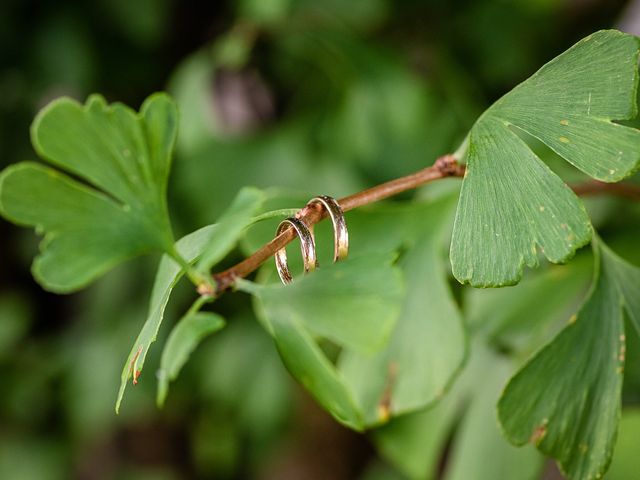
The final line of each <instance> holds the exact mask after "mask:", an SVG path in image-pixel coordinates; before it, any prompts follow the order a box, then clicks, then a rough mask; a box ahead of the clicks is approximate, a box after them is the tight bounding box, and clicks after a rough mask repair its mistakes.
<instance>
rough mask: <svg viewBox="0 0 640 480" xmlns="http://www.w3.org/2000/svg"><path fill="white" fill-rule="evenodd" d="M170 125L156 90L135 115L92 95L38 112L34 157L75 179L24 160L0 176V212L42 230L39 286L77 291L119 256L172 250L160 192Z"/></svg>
mask: <svg viewBox="0 0 640 480" xmlns="http://www.w3.org/2000/svg"><path fill="white" fill-rule="evenodd" d="M176 130H177V111H176V107H175V105H174V103H173V102H172V101H171V100H170V99H169V97H168V96H166V95H163V94H156V95H153V96H151V97H149V99H147V100H146V101H145V103H144V104H143V105H142V108H141V109H140V114H136V113H135V112H134V111H132V110H131V109H129V108H128V107H125V106H124V105H121V104H113V105H107V104H106V103H105V101H104V99H103V98H102V97H100V96H92V97H90V98H89V100H88V101H87V103H86V104H85V105H81V104H79V103H77V102H75V101H73V100H71V99H68V98H62V99H58V100H54V101H53V102H52V103H51V104H49V105H48V106H47V107H45V108H44V109H43V110H42V111H41V112H40V113H39V114H38V116H37V117H36V119H35V121H34V123H33V125H32V128H31V135H32V141H33V145H34V147H35V149H36V151H37V152H38V154H39V155H40V156H41V157H42V158H43V159H45V160H47V161H48V162H50V163H51V164H53V165H54V166H56V167H59V168H60V169H62V170H64V171H66V172H67V173H69V174H71V175H73V176H76V177H78V178H80V179H82V180H83V181H84V182H81V181H78V180H76V179H75V178H73V177H71V176H69V175H67V174H66V173H62V172H60V171H58V170H55V169H53V168H50V167H47V166H44V165H41V164H36V163H30V162H24V163H19V164H16V165H13V166H11V167H9V168H7V169H6V170H4V172H2V174H1V175H0V213H2V214H3V215H4V216H5V217H6V218H8V219H9V220H11V221H13V222H15V223H18V224H22V225H30V226H34V227H35V228H36V230H37V231H38V232H41V233H44V235H45V237H44V240H43V242H42V244H41V249H42V253H41V254H40V255H39V256H38V257H37V258H36V260H35V262H34V264H33V273H34V276H35V277H36V279H37V280H38V281H39V282H40V283H41V284H42V285H43V286H44V287H45V288H47V289H50V290H53V291H56V292H70V291H74V290H78V289H79V288H82V287H84V286H85V285H86V284H88V283H89V282H91V281H92V280H94V279H95V278H96V277H98V276H100V275H102V274H103V273H105V272H106V271H108V270H110V269H111V268H112V267H113V266H115V265H117V264H118V263H120V262H122V261H124V260H126V259H128V258H131V257H134V256H136V255H140V254H143V253H147V252H151V251H161V252H168V253H172V254H173V253H174V251H173V237H172V233H171V227H170V223H169V217H168V214H167V204H166V198H165V196H166V195H165V194H166V187H167V178H168V175H169V169H170V166H171V154H172V149H173V143H174V140H175V137H176ZM85 182H86V183H85Z"/></svg>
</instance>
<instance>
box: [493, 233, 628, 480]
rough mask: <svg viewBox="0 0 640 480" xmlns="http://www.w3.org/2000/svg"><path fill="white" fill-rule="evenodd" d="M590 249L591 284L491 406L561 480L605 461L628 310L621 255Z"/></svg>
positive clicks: (594, 471) (614, 421)
mask: <svg viewBox="0 0 640 480" xmlns="http://www.w3.org/2000/svg"><path fill="white" fill-rule="evenodd" d="M594 253H595V256H596V268H595V269H596V272H595V274H594V285H593V287H592V291H591V293H590V295H589V298H588V299H587V301H586V302H585V304H584V305H583V307H582V309H581V310H580V312H579V313H578V315H577V316H576V317H572V319H571V320H570V322H569V324H568V325H567V326H566V327H565V328H564V329H563V330H562V331H561V332H560V333H559V334H558V336H557V337H556V338H555V339H554V340H552V341H551V342H550V343H549V344H547V345H546V346H545V347H544V348H543V349H542V350H540V351H539V352H538V353H537V354H536V355H535V356H534V357H533V358H532V359H531V360H530V361H529V362H528V363H527V364H526V365H525V366H524V367H523V368H522V369H521V370H520V371H519V372H518V373H517V374H516V375H515V376H514V377H513V378H512V379H511V380H510V381H509V383H508V385H507V387H506V388H505V391H504V393H503V395H502V397H501V399H500V401H499V403H498V416H499V419H500V423H501V424H502V427H503V429H504V432H505V434H506V436H507V438H508V439H509V440H510V441H511V442H512V443H514V444H516V445H523V444H525V443H527V442H532V443H534V444H535V445H536V446H537V447H538V449H540V450H541V451H542V452H544V453H546V454H548V455H550V456H552V457H554V458H556V459H557V460H558V462H559V464H560V466H561V469H562V470H563V471H564V472H565V473H566V475H567V476H568V478H570V479H581V480H582V479H588V478H592V479H593V478H601V477H602V475H604V472H605V471H606V469H607V466H608V464H609V462H610V460H611V454H612V451H613V447H614V443H615V438H616V431H617V426H618V420H619V417H620V392H621V389H622V377H623V375H622V374H623V368H624V360H625V348H626V347H625V332H624V316H623V307H626V310H627V312H629V313H630V314H631V309H630V307H629V305H630V300H631V302H633V301H634V299H632V298H629V297H628V294H629V292H630V291H631V290H630V289H629V290H627V289H626V288H625V287H624V286H623V283H624V281H625V279H626V277H625V276H624V275H621V274H620V272H621V268H620V266H621V264H622V262H623V260H621V259H620V258H619V257H617V256H616V255H615V254H614V253H613V252H612V251H611V250H609V249H608V248H607V247H606V246H605V245H604V244H603V243H602V241H600V240H599V241H598V242H597V243H595V244H594ZM627 268H634V267H631V266H629V265H625V271H626V269H627ZM636 274H637V272H636ZM638 285H639V284H638V283H636V284H635V285H633V287H635V290H636V291H635V292H633V294H632V297H634V298H635V297H637V288H638ZM576 346H579V348H576Z"/></svg>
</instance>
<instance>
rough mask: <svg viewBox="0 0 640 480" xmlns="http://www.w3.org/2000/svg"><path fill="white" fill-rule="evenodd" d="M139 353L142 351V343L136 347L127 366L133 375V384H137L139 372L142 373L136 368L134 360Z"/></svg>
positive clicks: (135, 360) (136, 359)
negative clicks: (129, 364)
mask: <svg viewBox="0 0 640 480" xmlns="http://www.w3.org/2000/svg"><path fill="white" fill-rule="evenodd" d="M141 353H142V345H140V346H139V347H138V351H137V352H136V354H135V355H134V356H133V358H132V359H131V366H130V367H129V370H130V371H131V375H132V376H133V384H134V385H137V384H138V377H139V376H140V373H142V372H141V371H140V370H136V362H137V361H138V357H140V354H141Z"/></svg>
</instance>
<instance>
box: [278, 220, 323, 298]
mask: <svg viewBox="0 0 640 480" xmlns="http://www.w3.org/2000/svg"><path fill="white" fill-rule="evenodd" d="M291 227H293V229H294V230H295V232H296V234H297V235H298V238H299V239H300V250H301V251H302V259H303V262H304V273H309V272H312V271H314V270H315V268H316V263H317V260H316V243H315V240H314V238H313V233H311V230H310V229H309V227H308V226H307V224H306V223H304V222H303V221H302V220H300V219H299V218H295V217H289V218H286V219H284V220H283V221H282V222H281V223H280V225H278V229H277V230H276V236H278V235H280V234H281V233H282V232H283V231H284V230H285V229H287V228H291ZM275 259H276V269H277V270H278V275H279V276H280V280H282V283H284V284H285V285H288V284H289V283H291V280H292V277H291V272H290V271H289V265H288V263H287V251H286V250H285V249H284V248H281V249H280V250H278V251H277V252H276V254H275Z"/></svg>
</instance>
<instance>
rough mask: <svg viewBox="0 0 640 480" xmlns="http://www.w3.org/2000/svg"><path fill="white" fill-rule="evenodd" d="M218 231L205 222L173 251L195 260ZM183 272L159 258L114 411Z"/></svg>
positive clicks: (152, 339) (169, 260)
mask: <svg viewBox="0 0 640 480" xmlns="http://www.w3.org/2000/svg"><path fill="white" fill-rule="evenodd" d="M217 230H218V229H217V225H208V226H206V227H202V228H201V229H199V230H196V231H195V232H191V233H190V234H188V235H185V236H184V237H182V238H181V239H180V240H178V241H177V242H176V250H177V251H178V252H179V253H180V255H182V256H183V257H184V258H185V259H186V261H187V262H190V263H191V262H194V261H196V260H197V259H198V258H199V257H200V255H201V254H202V251H203V250H204V249H205V248H206V246H207V245H209V244H210V242H211V241H212V238H213V237H214V236H215V234H216V233H217ZM184 274H185V271H184V268H183V267H182V266H180V265H178V264H177V263H176V262H175V261H174V260H173V259H172V258H171V257H169V256H168V255H165V256H163V257H162V260H160V265H159V266H158V272H157V273H156V279H155V282H154V284H153V290H152V292H151V300H150V301H149V314H148V315H147V319H146V321H145V322H144V325H143V327H142V330H141V331H140V333H139V334H138V337H137V338H136V340H135V342H134V343H133V347H132V348H131V352H130V353H129V356H128V357H127V361H126V362H125V364H124V367H123V369H122V375H121V377H120V390H119V391H118V399H117V401H116V412H118V411H119V410H120V404H121V403H122V397H123V396H124V391H125V389H126V388H127V384H128V383H129V379H130V378H131V377H133V383H134V384H135V383H137V381H138V377H139V376H140V374H141V372H142V367H143V366H144V361H145V359H146V357H147V353H148V352H149V347H150V346H151V344H152V343H153V342H155V340H156V336H157V335H158V330H159V329H160V324H161V323H162V319H163V317H164V311H165V308H166V307H167V303H169V296H170V295H171V292H172V291H173V288H174V287H175V286H176V284H177V283H178V281H179V280H180V279H181V278H182V276H183V275H184Z"/></svg>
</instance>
